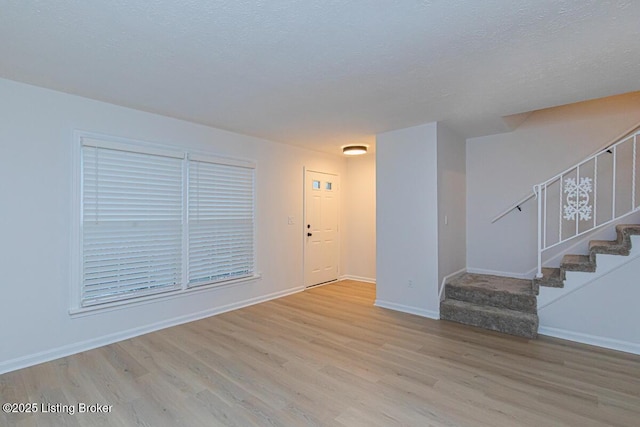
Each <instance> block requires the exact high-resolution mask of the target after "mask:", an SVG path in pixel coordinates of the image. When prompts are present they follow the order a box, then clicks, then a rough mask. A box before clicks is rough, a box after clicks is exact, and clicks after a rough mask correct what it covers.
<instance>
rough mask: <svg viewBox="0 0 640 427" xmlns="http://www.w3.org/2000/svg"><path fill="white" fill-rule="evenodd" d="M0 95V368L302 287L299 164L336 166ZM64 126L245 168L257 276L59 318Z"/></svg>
mask: <svg viewBox="0 0 640 427" xmlns="http://www.w3.org/2000/svg"><path fill="white" fill-rule="evenodd" d="M0 93H1V94H2V96H0V117H2V126H0V162H1V167H0V200H1V201H2V204H1V207H0V218H1V221H0V236H1V242H2V243H1V244H0V263H1V264H0V270H1V271H2V290H3V297H2V298H0V324H1V325H4V327H3V328H2V329H1V331H0V372H3V371H7V370H11V369H16V368H18V367H21V366H26V365H29V364H33V363H37V362H40V361H44V360H48V359H52V358H55V357H59V356H62V355H65V354H70V353H73V352H77V351H80V350H84V349H87V348H91V347H95V346H99V345H102V344H104V343H107V342H111V341H117V340H119V339H122V338H125V337H128V336H132V335H136V334H140V333H144V332H145V331H148V330H153V329H157V328H160V327H163V326H166V325H169V324H172V323H176V322H184V321H188V320H190V319H192V318H194V317H199V316H206V315H210V314H212V313H215V312H217V311H221V310H226V309H230V308H233V307H236V306H240V305H243V304H248V303H251V302H256V301H259V300H261V299H264V298H269V297H274V296H278V295H283V294H286V293H289V292H293V291H296V290H299V289H300V287H301V286H302V283H303V279H302V271H303V264H302V263H303V253H302V242H303V237H302V227H303V224H302V218H303V215H302V208H303V199H302V188H303V183H302V179H303V167H305V166H306V167H308V168H312V169H314V170H322V171H327V172H331V173H337V174H340V176H341V177H344V176H345V175H346V161H345V160H344V159H343V158H341V157H337V156H331V155H325V154H322V153H317V152H311V151H307V150H304V149H300V148H295V147H291V146H287V145H282V144H278V143H273V142H270V141H265V140H260V139H257V138H252V137H247V136H242V135H238V134H233V133H230V132H225V131H221V130H217V129H213V128H210V127H206V126H200V125H196V124H193V123H188V122H184V121H180V120H176V119H171V118H167V117H162V116H158V115H154V114H148V113H144V112H140V111H136V110H131V109H127V108H122V107H118V106H114V105H110V104H105V103H101V102H96V101H92V100H88V99H85V98H80V97H75V96H71V95H67V94H63V93H59V92H53V91H49V90H45V89H41V88H37V87H33V86H28V85H24V84H19V83H15V82H11V81H8V80H0ZM74 129H80V130H87V131H92V132H97V133H103V134H108V135H116V136H121V137H126V138H131V139H138V140H144V141H150V142H157V143H163V144H170V145H178V146H181V147H186V148H192V149H200V150H211V151H213V152H214V153H217V154H220V155H227V156H232V157H240V158H247V159H253V160H255V161H256V163H257V175H256V180H257V215H256V224H257V235H258V239H257V261H258V271H259V272H260V273H261V274H262V278H261V279H260V280H256V281H253V282H248V283H244V284H241V285H237V286H234V287H229V288H224V289H217V290H215V289H214V290H205V291H200V292H197V293H192V294H188V295H183V296H180V297H178V298H173V299H162V300H155V301H154V302H153V303H149V304H144V305H138V306H134V307H127V308H122V309H118V310H112V311H107V312H101V313H95V314H92V315H88V316H84V317H77V318H71V317H70V316H69V313H68V310H69V307H70V295H69V294H70V285H71V284H70V256H71V255H70V252H69V249H70V246H71V245H70V236H71V230H72V227H73V226H74V224H72V223H71V219H70V218H71V206H72V199H71V190H72V178H71V177H72V158H71V152H72V150H71V148H72V143H73V138H72V136H73V131H74ZM342 196H343V199H342V200H343V206H344V194H343V195H342ZM343 212H344V209H343ZM288 216H293V217H294V219H295V225H287V217H288ZM342 221H343V222H344V218H343V219H342ZM343 241H344V237H343ZM342 258H343V259H344V258H345V256H344V254H343V257H342ZM341 269H342V267H341Z"/></svg>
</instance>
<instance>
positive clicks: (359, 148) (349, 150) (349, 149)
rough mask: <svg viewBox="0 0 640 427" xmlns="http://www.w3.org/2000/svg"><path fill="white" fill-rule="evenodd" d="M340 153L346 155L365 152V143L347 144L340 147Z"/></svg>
mask: <svg viewBox="0 0 640 427" xmlns="http://www.w3.org/2000/svg"><path fill="white" fill-rule="evenodd" d="M342 153H343V154H346V155H347V156H357V155H359V154H366V153H367V146H366V145H347V146H346V147H342Z"/></svg>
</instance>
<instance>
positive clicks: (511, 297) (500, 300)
mask: <svg viewBox="0 0 640 427" xmlns="http://www.w3.org/2000/svg"><path fill="white" fill-rule="evenodd" d="M445 297H446V298H447V299H454V300H458V301H466V302H470V303H473V304H479V305H489V306H492V307H498V308H507V309H510V310H517V311H523V312H527V313H536V309H537V307H536V306H537V302H536V294H535V292H534V290H533V289H532V287H531V281H530V280H523V279H514V278H511V277H500V276H491V275H485V274H470V273H466V274H463V275H460V276H457V277H454V278H453V279H451V280H450V281H448V282H447V283H446V285H445Z"/></svg>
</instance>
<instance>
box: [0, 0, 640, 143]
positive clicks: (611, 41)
mask: <svg viewBox="0 0 640 427" xmlns="http://www.w3.org/2000/svg"><path fill="white" fill-rule="evenodd" d="M0 40H1V42H0V58H1V59H0V77H5V78H8V79H13V80H18V81H23V82H27V83H31V84H35V85H39V86H44V87H48V88H52V89H56V90H61V91H64V92H68V93H73V94H78V95H82V96H85V97H89V98H94V99H98V100H103V101H107V102H111V103H115V104H120V105H124V106H128V107H133V108H137V109H141V110H146V111H151V112H156V113H160V114H165V115H168V116H173V117H178V118H183V119H187V120H191V121H194V122H199V123H204V124H207V125H211V126H214V127H218V128H222V129H228V130H232V131H235V132H239V133H243V134H248V135H255V136H259V137H262V138H267V139H271V140H274V141H281V142H285V143H290V144H294V145H301V146H306V147H309V148H313V149H317V150H321V151H328V152H335V153H338V152H339V147H340V146H341V145H343V144H348V143H369V144H373V142H374V139H375V138H374V135H375V134H376V133H379V132H382V131H387V130H392V129H398V128H403V127H408V126H412V125H417V124H420V123H426V122H431V121H436V120H438V121H440V120H444V121H446V122H447V123H449V124H450V125H451V126H453V127H454V128H456V129H457V130H458V131H459V132H461V133H462V134H464V135H465V136H479V135H482V134H489V133H496V132H499V131H504V130H507V129H508V128H509V124H510V123H517V122H518V120H506V121H505V120H501V117H503V116H507V115H512V114H517V113H523V112H527V111H531V110H536V109H540V108H546V107H551V106H556V105H561V104H567V103H572V102H577V101H583V100H586V99H592V98H599V97H604V96H608V95H614V94H619V93H625V92H631V91H637V90H639V89H640V78H639V77H640V1H637V0H628V1H601V0H597V1H588V0H565V1H562V0H519V1H518V0H483V1H480V0H477V1H474V0H442V1H437V0H434V1H426V0H424V1H419V0H379V1H378V0H376V1H371V0H262V1H260V0H253V1H252V0H219V1H212V0H156V1H153V2H151V1H148V0H110V1H105V0H56V1H52V0H42V1H37V0H22V1H3V2H2V3H0ZM0 96H1V94H0Z"/></svg>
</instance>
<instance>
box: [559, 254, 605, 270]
mask: <svg viewBox="0 0 640 427" xmlns="http://www.w3.org/2000/svg"><path fill="white" fill-rule="evenodd" d="M560 269H561V270H564V271H584V272H587V273H593V272H594V271H596V263H595V262H591V257H590V256H589V255H565V256H563V257H562V262H561V263H560Z"/></svg>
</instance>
